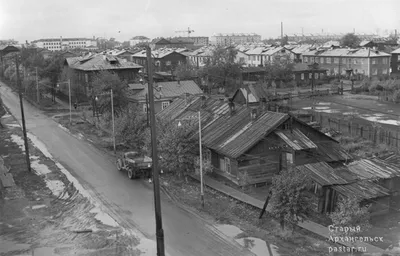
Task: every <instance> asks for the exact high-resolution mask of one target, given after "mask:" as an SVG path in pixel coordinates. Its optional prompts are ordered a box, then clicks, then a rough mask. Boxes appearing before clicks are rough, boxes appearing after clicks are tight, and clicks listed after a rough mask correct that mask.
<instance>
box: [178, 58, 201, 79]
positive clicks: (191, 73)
mask: <svg viewBox="0 0 400 256" xmlns="http://www.w3.org/2000/svg"><path fill="white" fill-rule="evenodd" d="M174 75H175V76H176V77H177V78H178V79H180V80H190V79H193V78H195V77H197V68H196V67H195V66H194V65H193V64H192V63H190V62H187V63H184V64H180V65H178V66H177V67H176V68H175V71H174Z"/></svg>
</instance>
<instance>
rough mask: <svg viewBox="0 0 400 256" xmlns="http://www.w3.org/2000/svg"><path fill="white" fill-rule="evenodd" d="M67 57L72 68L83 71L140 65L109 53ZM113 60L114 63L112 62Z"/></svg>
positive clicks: (131, 67)
mask: <svg viewBox="0 0 400 256" xmlns="http://www.w3.org/2000/svg"><path fill="white" fill-rule="evenodd" d="M76 58H77V57H72V58H67V59H66V61H67V63H68V65H69V66H70V67H71V68H73V69H78V70H84V71H96V70H115V69H140V68H142V66H140V65H138V64H136V63H133V62H128V61H126V60H124V59H120V58H117V57H114V56H111V55H104V54H94V55H88V56H85V57H83V58H78V59H76ZM114 62H115V63H114Z"/></svg>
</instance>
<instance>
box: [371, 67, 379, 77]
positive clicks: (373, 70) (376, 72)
mask: <svg viewBox="0 0 400 256" xmlns="http://www.w3.org/2000/svg"><path fill="white" fill-rule="evenodd" d="M377 74H378V70H377V69H376V68H373V69H372V75H374V76H376V75H377Z"/></svg>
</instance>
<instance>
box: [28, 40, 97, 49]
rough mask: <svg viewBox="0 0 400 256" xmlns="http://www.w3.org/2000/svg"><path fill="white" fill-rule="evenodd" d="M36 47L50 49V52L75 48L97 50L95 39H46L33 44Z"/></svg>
mask: <svg viewBox="0 0 400 256" xmlns="http://www.w3.org/2000/svg"><path fill="white" fill-rule="evenodd" d="M31 43H32V44H35V45H36V47H39V48H44V49H48V50H50V51H61V50H68V49H73V48H83V49H85V48H91V49H93V48H97V41H96V39H95V38H93V39H90V38H62V37H60V38H46V39H39V40H35V41H32V42H31Z"/></svg>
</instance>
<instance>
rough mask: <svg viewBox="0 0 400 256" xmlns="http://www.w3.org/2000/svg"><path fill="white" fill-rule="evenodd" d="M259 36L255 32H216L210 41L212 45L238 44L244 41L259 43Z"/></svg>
mask: <svg viewBox="0 0 400 256" xmlns="http://www.w3.org/2000/svg"><path fill="white" fill-rule="evenodd" d="M259 42H261V36H260V35H257V34H243V33H242V34H234V33H233V34H216V35H213V36H212V37H211V40H210V43H211V44H213V45H223V46H229V45H239V44H245V43H259Z"/></svg>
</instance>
